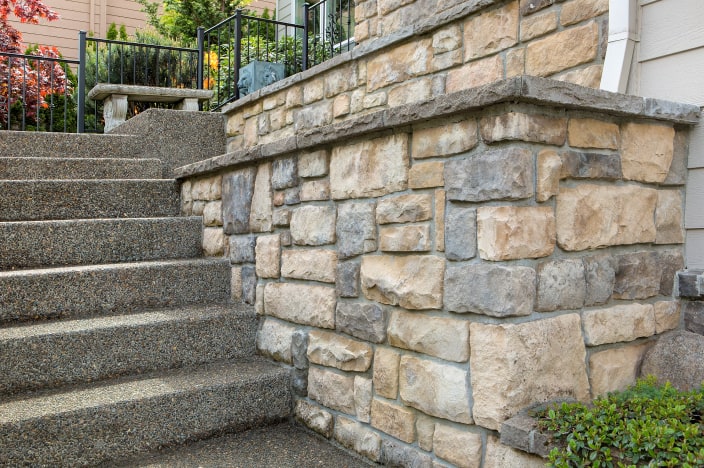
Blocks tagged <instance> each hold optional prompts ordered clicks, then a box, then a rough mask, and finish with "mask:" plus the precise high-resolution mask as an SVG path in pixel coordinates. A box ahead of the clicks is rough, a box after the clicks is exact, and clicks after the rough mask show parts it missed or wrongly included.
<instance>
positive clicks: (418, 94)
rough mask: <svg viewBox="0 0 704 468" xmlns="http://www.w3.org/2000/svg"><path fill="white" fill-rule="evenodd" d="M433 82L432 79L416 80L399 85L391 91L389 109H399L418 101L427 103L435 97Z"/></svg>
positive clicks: (388, 100)
mask: <svg viewBox="0 0 704 468" xmlns="http://www.w3.org/2000/svg"><path fill="white" fill-rule="evenodd" d="M432 86H433V81H432V79H431V78H416V79H415V80H413V81H407V82H405V83H402V84H398V85H396V86H394V87H393V88H391V90H389V94H388V99H387V104H388V105H389V107H398V106H403V105H405V104H410V103H412V102H417V101H427V100H428V99H430V97H431V96H432V95H433V89H432Z"/></svg>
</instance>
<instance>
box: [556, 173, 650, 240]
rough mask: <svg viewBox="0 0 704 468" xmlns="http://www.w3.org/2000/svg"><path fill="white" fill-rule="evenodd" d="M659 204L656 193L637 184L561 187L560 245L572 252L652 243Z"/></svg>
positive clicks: (558, 233)
mask: <svg viewBox="0 0 704 468" xmlns="http://www.w3.org/2000/svg"><path fill="white" fill-rule="evenodd" d="M656 202H657V192H656V190H654V189H650V188H645V187H639V186H635V185H625V186H603V185H594V184H583V185H578V186H576V187H562V188H561V189H560V193H559V195H558V196H557V208H556V218H557V242H558V244H559V245H560V247H562V248H563V249H565V250H571V251H574V250H587V249H593V248H598V247H606V246H609V245H628V244H640V243H648V242H653V241H654V240H655V235H656V229H655V205H656Z"/></svg>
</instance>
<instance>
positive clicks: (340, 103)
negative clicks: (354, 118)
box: [332, 94, 352, 119]
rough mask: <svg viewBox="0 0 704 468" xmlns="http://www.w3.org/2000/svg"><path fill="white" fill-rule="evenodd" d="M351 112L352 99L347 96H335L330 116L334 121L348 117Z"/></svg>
mask: <svg viewBox="0 0 704 468" xmlns="http://www.w3.org/2000/svg"><path fill="white" fill-rule="evenodd" d="M351 111H352V98H351V97H350V95H349V94H340V95H339V96H335V99H333V101H332V116H333V117H335V118H336V119H339V118H341V117H344V116H346V115H349V113H350V112H351Z"/></svg>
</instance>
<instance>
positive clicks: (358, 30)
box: [354, 2, 370, 44]
mask: <svg viewBox="0 0 704 468" xmlns="http://www.w3.org/2000/svg"><path fill="white" fill-rule="evenodd" d="M367 3H369V2H367ZM356 11H357V9H356V8H355V12H356ZM369 23H370V22H369V21H368V20H365V21H360V22H359V23H357V22H355V25H354V39H355V41H356V42H357V43H358V44H361V43H362V42H364V41H366V40H367V39H369V36H370V34H369Z"/></svg>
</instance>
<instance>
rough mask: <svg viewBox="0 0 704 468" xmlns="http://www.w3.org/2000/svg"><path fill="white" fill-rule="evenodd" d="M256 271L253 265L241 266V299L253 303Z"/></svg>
mask: <svg viewBox="0 0 704 468" xmlns="http://www.w3.org/2000/svg"><path fill="white" fill-rule="evenodd" d="M257 291H258V290H257V273H256V271H255V270H254V266H251V265H245V266H243V267H242V301H244V303H245V304H249V305H254V304H255V303H256V302H257Z"/></svg>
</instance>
